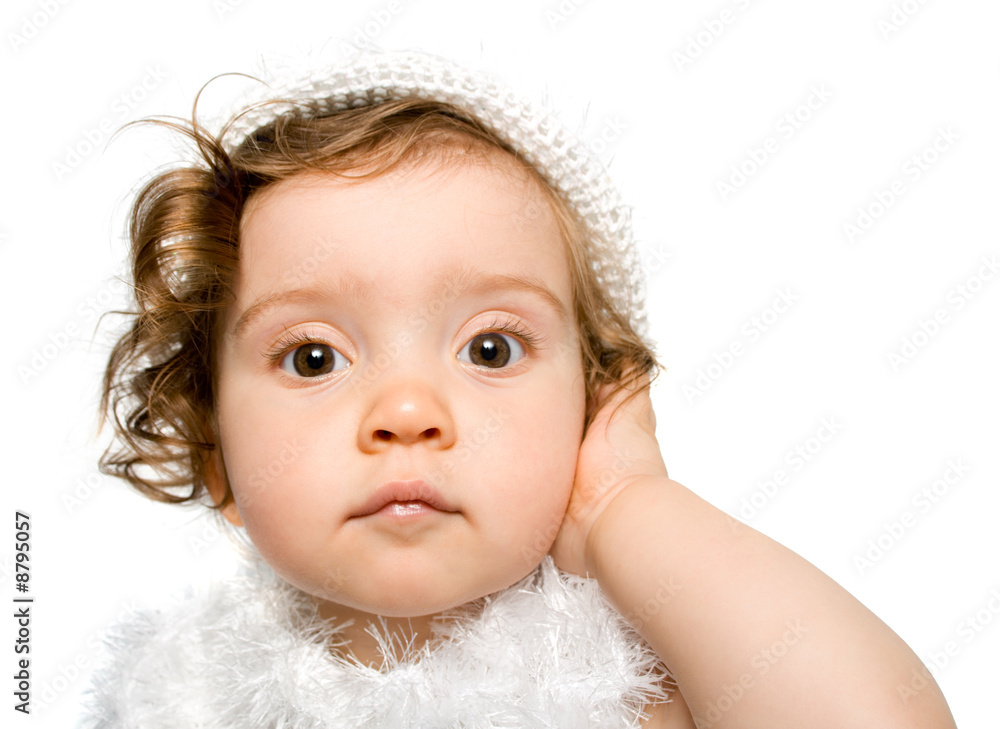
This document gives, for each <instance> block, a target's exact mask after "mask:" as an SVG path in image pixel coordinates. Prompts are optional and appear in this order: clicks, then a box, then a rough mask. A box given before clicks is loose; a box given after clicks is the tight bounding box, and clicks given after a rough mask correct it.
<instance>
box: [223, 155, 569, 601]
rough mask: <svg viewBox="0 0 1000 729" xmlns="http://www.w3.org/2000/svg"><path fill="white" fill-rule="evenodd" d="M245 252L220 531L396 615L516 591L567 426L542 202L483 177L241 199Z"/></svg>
mask: <svg viewBox="0 0 1000 729" xmlns="http://www.w3.org/2000/svg"><path fill="white" fill-rule="evenodd" d="M539 211H544V213H543V214H539ZM240 255H241V269H240V275H239V278H238V281H237V288H236V301H235V304H234V306H233V307H232V309H231V310H230V312H229V314H228V316H227V321H226V324H225V329H224V334H223V336H222V338H221V341H220V344H219V358H218V367H219V370H218V383H219V386H218V400H217V415H218V428H219V437H220V441H221V445H222V454H223V457H224V460H225V470H226V474H227V476H228V479H229V484H230V487H231V488H232V491H233V494H234V496H235V502H236V508H230V509H229V510H228V512H227V516H228V517H229V518H230V520H232V521H234V523H242V524H243V525H244V526H245V528H246V530H247V533H248V535H249V536H250V538H251V539H252V540H253V542H254V544H255V545H256V546H257V548H258V549H259V551H260V552H261V554H262V555H263V556H264V558H265V559H266V560H267V561H268V562H269V563H270V564H271V566H272V567H273V568H274V569H275V570H276V571H277V572H278V573H279V574H280V575H281V576H283V577H284V578H285V579H286V580H288V581H289V582H291V583H293V584H294V585H296V586H298V587H299V588H301V589H303V590H305V591H306V592H308V593H310V594H312V595H314V596H316V597H317V598H320V599H321V600H326V601H330V602H333V603H336V604H341V605H346V606H349V607H351V608H354V609H357V610H364V611H366V612H371V613H378V614H382V615H386V616H398V617H401V616H417V615H428V614H431V613H435V612H438V611H441V610H444V609H447V608H450V607H454V606H457V605H460V604H463V603H465V602H468V601H469V600H473V599H476V598H478V597H481V596H483V595H485V594H488V593H490V592H494V591H496V590H499V589H501V588H504V587H507V586H509V585H511V584H513V583H514V582H516V581H517V580H518V579H520V578H522V577H524V576H525V575H527V574H528V573H529V572H530V571H531V570H532V569H533V568H534V567H535V566H536V565H537V563H538V562H539V561H540V560H541V558H542V557H543V556H544V555H545V553H546V552H547V550H548V548H549V546H550V545H551V542H552V540H553V538H554V537H555V533H556V530H557V529H558V526H559V524H560V522H561V520H562V516H563V514H564V512H565V510H566V505H567V502H568V499H569V493H570V489H571V487H572V483H573V476H574V472H575V467H576V459H577V454H578V451H579V446H580V439H581V436H582V431H583V418H584V381H583V372H582V366H581V360H580V353H579V352H580V350H579V346H578V343H577V332H576V325H575V320H574V314H573V300H572V293H571V284H570V274H569V269H568V265H567V261H566V255H565V252H564V248H563V243H562V240H561V238H560V236H559V232H558V230H557V228H556V225H555V222H554V220H553V219H552V217H551V215H550V214H549V213H548V208H547V206H546V203H545V201H544V199H543V198H542V196H541V194H540V193H539V192H538V191H537V190H535V189H534V188H532V187H531V186H529V185H528V184H527V183H526V182H524V183H522V182H518V181H517V180H516V179H514V178H513V177H512V176H511V175H505V174H502V173H500V172H497V171H496V170H493V169H490V168H488V167H486V166H472V165H460V166H456V165H453V164H451V165H447V166H445V167H443V168H442V167H441V166H438V165H435V166H425V167H417V168H415V169H405V170H399V171H396V172H393V173H390V174H388V175H384V176H382V177H379V178H376V179H373V180H367V181H364V182H355V183H347V182H344V181H338V180H336V179H334V178H331V177H323V176H302V177H299V178H293V179H290V180H286V181H284V182H282V183H279V184H277V185H275V186H273V187H272V188H269V189H268V190H266V191H264V192H263V193H262V194H261V195H259V196H258V197H257V198H255V199H254V200H252V202H251V204H250V206H249V208H248V210H247V211H246V213H245V215H244V219H243V225H242V231H241V253H240ZM421 482H423V485H422V484H421ZM393 484H396V486H394V485H393ZM383 504H384V506H383ZM372 510H375V511H374V512H373V511H372ZM237 511H238V513H237ZM369 512H372V513H369Z"/></svg>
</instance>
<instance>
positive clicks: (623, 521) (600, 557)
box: [583, 476, 679, 582]
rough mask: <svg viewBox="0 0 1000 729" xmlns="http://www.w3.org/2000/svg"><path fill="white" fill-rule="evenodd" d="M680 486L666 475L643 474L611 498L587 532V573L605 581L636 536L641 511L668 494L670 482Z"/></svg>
mask: <svg viewBox="0 0 1000 729" xmlns="http://www.w3.org/2000/svg"><path fill="white" fill-rule="evenodd" d="M671 485H673V486H679V484H676V483H675V482H673V481H671V480H670V479H669V478H668V477H666V476H642V477H639V478H636V479H635V480H633V481H631V482H630V483H629V484H628V485H627V486H625V487H624V488H622V489H621V490H620V491H619V492H618V493H617V494H615V496H614V497H613V498H612V499H611V501H609V502H608V504H607V506H605V508H604V509H603V510H602V511H601V514H600V515H599V516H598V517H597V519H596V520H595V521H594V523H593V525H592V526H591V527H590V531H589V532H588V533H587V539H586V542H585V544H584V550H583V551H584V565H585V567H586V571H587V574H588V575H590V576H591V577H594V578H596V579H597V581H598V582H600V581H601V578H602V574H603V573H605V572H606V570H608V569H614V565H615V555H616V554H620V553H621V547H622V546H623V545H624V544H625V543H626V541H629V540H633V539H635V537H636V534H635V524H636V522H637V521H640V520H639V519H637V518H635V516H636V515H637V514H640V513H642V511H643V510H644V509H645V508H646V507H647V506H648V505H649V503H650V499H657V498H664V497H665V496H666V495H667V494H668V493H669V490H670V486H671Z"/></svg>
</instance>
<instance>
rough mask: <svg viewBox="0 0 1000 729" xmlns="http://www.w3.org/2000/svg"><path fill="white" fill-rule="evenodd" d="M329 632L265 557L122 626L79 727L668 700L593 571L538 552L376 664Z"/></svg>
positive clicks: (286, 725)
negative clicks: (414, 644) (429, 636)
mask: <svg viewBox="0 0 1000 729" xmlns="http://www.w3.org/2000/svg"><path fill="white" fill-rule="evenodd" d="M336 632H337V630H336V629H335V628H331V627H330V626H329V625H326V624H324V623H323V622H322V621H321V620H320V619H319V618H318V617H316V615H315V610H314V609H313V608H312V603H311V602H310V601H309V599H308V598H307V597H305V596H304V595H303V594H302V593H301V592H299V591H298V590H296V589H295V588H292V587H290V586H288V585H287V584H286V583H284V582H283V581H281V580H279V579H278V578H276V577H274V575H273V573H271V572H270V570H268V569H267V568H266V567H261V568H260V569H259V570H257V571H256V572H252V573H250V574H247V575H246V576H243V577H241V578H238V579H234V580H232V581H229V582H226V583H220V584H219V585H216V586H215V588H213V590H212V591H210V592H209V593H208V594H205V595H202V596H200V597H196V598H191V599H190V600H188V601H187V602H184V603H182V604H180V605H178V606H176V607H173V608H172V609H170V610H166V611H162V612H158V613H151V614H140V616H139V617H138V618H133V619H132V621H131V622H130V623H126V624H124V625H121V626H119V627H118V628H117V629H116V631H114V632H113V633H112V634H111V637H110V638H109V641H108V646H109V647H110V656H111V658H110V661H111V662H110V663H108V664H107V665H106V666H105V667H104V668H103V670H100V671H98V672H96V673H95V674H94V677H93V679H92V681H93V684H92V688H91V691H92V694H91V696H90V703H89V708H88V714H87V716H86V717H85V719H84V720H83V722H82V725H81V726H82V727H85V728H86V729H138V728H140V727H141V729H161V728H163V729H166V728H167V727H170V728H171V729H175V728H176V727H186V728H187V727H191V728H195V727H197V728H199V729H231V728H234V727H240V729H248V728H250V727H253V728H256V727H259V728H261V729H264V728H268V729H278V728H280V729H306V728H308V729H319V728H320V727H325V728H330V729H335V728H340V727H344V728H346V727H352V728H354V729H356V728H357V727H372V728H374V727H378V728H380V729H394V728H402V727H408V728H416V727H421V728H425V727H462V728H463V729H478V728H480V727H482V728H484V729H485V728H486V727H491V728H500V727H504V728H507V727H547V728H564V729H584V728H586V727H594V728H596V727H601V728H603V727H609V728H610V727H615V728H616V729H620V728H621V727H636V726H639V721H640V718H641V717H640V712H641V709H642V707H643V706H646V705H648V704H649V703H650V702H654V701H662V700H664V699H666V696H665V694H664V692H663V690H662V677H663V668H662V665H661V664H660V663H659V661H658V659H657V657H656V655H655V654H654V653H653V652H652V650H651V649H650V648H649V647H648V646H647V645H646V644H645V643H644V642H642V641H641V639H639V637H638V636H637V635H636V634H635V633H634V632H633V631H632V630H631V628H630V627H629V626H628V624H627V623H626V622H625V621H624V620H623V619H622V618H621V616H619V615H618V613H616V612H615V611H614V609H613V608H612V607H611V606H610V605H609V604H608V603H607V601H606V599H605V598H604V597H603V595H602V593H601V592H600V590H599V588H598V586H597V583H596V581H594V580H591V579H586V578H581V577H576V576H574V575H568V574H565V573H561V572H559V571H558V570H557V569H556V567H555V565H554V564H553V563H552V560H551V558H549V557H546V558H545V560H544V561H543V563H542V564H541V565H540V566H539V568H538V569H537V570H536V571H535V572H534V573H533V574H532V575H529V576H528V577H527V578H525V579H524V580H523V581H521V582H520V583H518V584H516V585H514V586H512V587H509V588H507V589H505V590H502V591H500V592H498V593H495V594H494V595H491V596H488V597H486V598H483V599H481V600H478V601H476V602H474V603H471V604H470V605H467V606H463V607H462V608H459V609H457V610H456V611H454V612H453V613H451V619H450V620H448V621H444V622H442V624H441V627H440V631H439V633H438V637H439V641H438V642H437V643H436V644H435V646H434V647H428V646H425V647H424V648H423V649H421V650H419V651H411V654H410V655H409V656H408V657H406V658H405V659H404V660H396V661H394V662H392V663H390V664H389V665H387V666H385V667H384V668H383V669H382V670H375V669H372V668H368V667H365V666H361V665H359V664H357V663H354V662H351V661H347V660H344V659H342V658H339V657H336V656H334V655H333V653H331V651H330V649H329V647H328V645H329V643H328V641H330V640H331V639H332V640H333V641H334V642H335V641H336ZM380 640H381V641H382V643H383V644H384V645H387V644H388V643H389V642H390V641H389V639H388V638H387V637H385V635H384V634H383V635H382V637H381V638H380Z"/></svg>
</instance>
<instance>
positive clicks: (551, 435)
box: [88, 54, 954, 729]
mask: <svg viewBox="0 0 1000 729" xmlns="http://www.w3.org/2000/svg"><path fill="white" fill-rule="evenodd" d="M270 93H271V100H270V101H268V102H267V103H262V104H257V105H255V106H253V107H251V108H250V109H249V110H248V111H245V112H244V113H242V114H240V115H238V116H236V117H235V118H234V119H233V120H232V121H231V123H230V124H229V125H228V126H227V128H226V129H224V130H223V131H222V132H220V133H219V134H218V135H213V134H211V133H210V132H208V131H207V130H205V129H204V128H203V127H201V126H200V125H197V123H193V124H192V125H188V126H185V125H181V124H171V126H173V128H175V129H176V130H178V131H181V132H183V133H185V134H187V135H188V136H189V137H190V138H191V139H192V140H193V141H194V142H195V143H196V145H197V148H198V150H199V152H200V155H201V158H202V159H201V161H200V163H199V164H198V165H197V166H192V167H186V168H180V169H176V170H173V171H170V172H166V173H163V174H161V175H159V176H157V177H156V178H155V179H154V180H153V181H152V182H150V183H149V184H148V185H147V186H146V187H145V188H144V189H143V190H142V191H141V192H140V194H139V196H138V199H137V200H136V203H135V205H134V207H133V213H132V218H131V236H132V245H133V248H132V263H133V268H132V271H133V276H134V285H135V291H136V297H137V304H138V315H137V316H136V318H135V322H134V325H133V327H132V329H131V331H130V332H129V333H128V334H126V335H125V336H124V337H123V338H122V340H121V341H120V342H119V343H118V345H117V347H116V349H115V350H114V352H113V355H112V358H111V361H110V363H109V366H108V371H107V375H106V380H105V406H106V408H108V409H109V410H110V411H111V413H112V414H113V416H114V423H115V424H116V432H117V434H118V436H119V444H118V446H117V447H116V448H114V449H113V450H111V451H109V453H108V454H107V455H106V456H105V459H104V464H103V465H104V468H105V469H106V470H107V471H109V472H111V473H114V474H116V475H119V476H122V477H124V478H126V479H127V480H129V481H130V482H131V483H132V484H133V485H134V486H135V487H137V488H138V489H140V490H141V491H143V492H144V493H146V494H147V495H149V496H151V497H153V498H157V499H160V500H164V501H170V502H178V503H183V502H198V501H203V502H206V503H209V504H210V505H211V506H212V507H213V508H215V509H217V510H218V511H219V512H220V513H221V514H222V516H223V517H224V518H225V519H226V520H227V521H228V522H229V523H230V524H231V525H232V526H233V527H234V528H235V529H237V530H239V531H240V532H242V533H245V535H246V537H248V538H249V540H250V542H252V545H253V547H254V549H255V550H256V551H257V552H259V555H260V557H261V558H262V560H263V562H264V563H266V565H267V566H266V568H265V567H263V566H261V567H260V568H259V569H257V570H256V571H254V572H253V573H248V574H247V575H246V576H244V577H243V578H241V579H240V580H234V581H231V582H229V583H226V584H225V585H222V586H220V588H219V589H218V590H217V591H214V592H213V594H210V595H207V596H202V597H199V598H193V599H192V600H191V601H190V603H186V604H184V605H182V606H180V607H179V608H177V609H174V610H171V611H164V612H162V613H160V614H157V615H149V616H145V617H143V618H141V619H140V620H138V621H135V622H134V623H132V624H130V625H127V626H123V627H122V628H120V630H119V632H118V633H117V634H116V635H113V636H112V639H111V646H112V651H113V656H112V659H111V661H110V663H109V665H108V667H107V668H106V669H105V670H104V671H102V672H100V673H98V674H97V675H96V676H95V681H94V692H95V697H94V701H93V703H92V706H91V713H90V716H89V718H88V722H89V724H90V725H93V726H109V727H110V726H121V727H131V726H142V727H153V726H185V727H187V726H219V727H223V726H224V727H229V726H255V727H256V726H260V727H319V726H380V727H381V726H414V727H423V726H463V727H465V726H468V727H473V726H476V727H479V726H482V727H494V726H495V727H501V726H502V727H514V726H524V727H529V726H530V727H534V726H546V727H548V726H565V727H584V726H595V727H596V726H601V727H605V726H607V727H611V726H619V727H620V726H640V725H644V726H664V727H666V726H671V727H690V726H698V727H710V726H711V727H757V726H760V727H765V726H766V727H777V726H803V725H809V726H813V727H816V726H831V727H833V726H837V727H843V726H878V727H881V728H889V729H891V728H893V727H941V728H943V727H950V726H953V725H954V723H953V721H952V719H951V717H950V713H949V711H948V708H947V705H946V704H945V702H944V699H943V697H942V696H941V694H940V691H939V690H938V689H937V686H936V684H934V682H933V680H932V679H930V678H929V677H927V678H926V680H925V681H924V683H923V684H922V685H923V686H924V687H925V688H923V689H922V690H921V691H920V692H916V694H915V695H909V694H906V695H904V694H902V693H901V692H900V690H899V687H901V686H904V687H905V686H909V685H911V681H912V676H913V675H914V674H917V675H920V676H925V675H926V670H925V669H924V668H923V666H922V665H921V664H920V662H919V661H918V660H917V658H916V657H915V656H914V655H913V653H912V652H911V651H910V650H909V649H908V648H907V647H906V645H905V644H904V643H903V642H902V641H901V640H900V639H899V638H898V637H897V636H896V635H895V634H894V633H893V632H892V631H891V630H889V629H888V628H887V627H886V626H885V625H884V624H882V623H881V622H880V621H879V620H878V619H877V618H876V617H875V616H874V615H872V614H871V613H870V612H869V611H868V610H867V609H865V608H864V607H863V606H862V605H861V604H860V603H858V602H857V601H856V600H854V599H853V598H852V597H851V596H850V595H848V594H847V593H846V592H844V591H843V590H842V589H841V588H840V587H839V586H838V585H836V584H835V583H833V582H832V581H831V580H830V579H829V578H827V577H826V576H825V575H823V574H822V573H820V572H819V571H818V570H816V569H815V568H814V567H812V566H811V565H809V564H808V563H806V562H805V561H804V560H802V559H801V558H799V557H797V556H796V555H794V554H792V553H790V552H789V551H787V550H785V549H784V548H782V547H780V546H779V545H777V544H775V543H774V542H772V541H770V540H768V539H767V538H766V537H764V536H763V535H761V534H759V533H757V532H756V531H754V530H753V529H751V528H749V527H747V526H744V525H742V524H739V523H738V522H735V521H734V520H732V519H731V518H729V517H728V516H726V515H725V514H723V513H722V512H720V511H718V510H717V509H715V508H714V507H712V506H711V505H709V504H707V503H706V502H705V501H703V500H701V499H699V498H698V497H697V496H695V495H694V494H693V493H692V492H690V491H688V490H687V489H686V488H684V487H683V486H681V485H680V484H678V483H676V482H674V481H672V480H670V479H669V478H668V476H667V471H666V468H665V466H664V464H663V461H662V458H661V456H660V450H659V447H658V444H657V442H656V439H655V435H654V431H655V421H654V416H653V411H652V407H651V404H650V398H649V392H648V390H649V383H650V379H651V377H653V376H654V375H655V371H656V366H657V363H656V359H655V357H654V354H653V352H652V350H651V348H650V346H649V345H648V343H647V342H646V341H645V340H644V335H645V317H644V314H643V308H642V297H641V281H640V276H639V273H638V265H637V259H636V254H635V251H634V248H633V246H632V243H631V239H630V233H629V224H628V213H627V210H626V209H625V208H623V207H622V206H621V204H620V202H619V201H618V198H617V195H616V193H615V191H614V189H613V188H612V187H611V185H610V183H609V182H608V180H607V177H606V175H605V173H604V172H603V170H602V169H601V168H600V166H599V165H597V164H596V163H595V162H594V161H592V160H591V159H590V158H589V157H588V155H587V154H586V151H585V149H584V148H583V147H582V146H581V145H580V144H579V143H578V142H576V141H575V140H574V139H573V138H572V136H571V135H569V134H568V133H566V132H565V131H564V130H562V129H561V128H559V127H558V125H557V124H555V122H554V121H553V120H552V118H551V117H549V116H548V115H547V114H545V113H544V112H542V111H540V110H538V109H535V108H533V107H532V106H531V105H530V104H527V103H526V102H524V101H523V100H522V99H519V98H518V97H515V96H514V95H512V94H511V93H510V92H508V91H507V90H505V89H503V88H502V87H500V86H499V85H497V84H496V83H495V82H493V81H491V80H489V79H485V78H483V77H481V76H479V75H477V74H474V73H471V72H468V71H465V70H463V69H460V68H457V67H455V66H453V65H451V64H448V63H446V62H444V61H441V60H439V59H435V58H431V57H427V56H423V55H420V54H376V55H372V56H367V57H364V58H362V59H360V60H358V61H356V62H355V63H353V64H351V65H347V66H344V67H342V68H337V69H332V70H329V71H326V72H324V73H323V74H322V75H318V76H317V77H316V78H315V80H313V81H309V82H303V83H300V84H291V85H289V86H287V87H286V88H284V89H282V90H280V91H278V92H275V91H272V92H270ZM910 693H911V694H912V693H914V692H910Z"/></svg>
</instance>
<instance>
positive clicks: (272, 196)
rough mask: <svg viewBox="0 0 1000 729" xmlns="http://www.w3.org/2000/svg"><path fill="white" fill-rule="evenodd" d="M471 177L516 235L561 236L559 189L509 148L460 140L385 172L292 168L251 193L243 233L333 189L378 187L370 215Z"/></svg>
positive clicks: (463, 185) (350, 191)
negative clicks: (278, 210)
mask: <svg viewBox="0 0 1000 729" xmlns="http://www.w3.org/2000/svg"><path fill="white" fill-rule="evenodd" d="M470 180H471V181H474V182H475V183H478V184H477V185H476V189H477V190H478V191H479V192H480V193H481V203H482V205H481V208H482V209H483V210H484V211H487V210H489V211H492V212H493V213H494V214H495V215H498V217H499V216H502V217H503V218H505V220H503V222H504V223H505V224H511V225H513V227H514V229H515V230H516V231H518V232H519V233H524V232H525V231H527V230H529V229H533V228H538V227H539V226H543V227H546V228H548V229H549V230H551V231H553V232H555V233H556V234H557V235H559V236H560V237H562V232H561V230H560V226H559V221H558V219H557V218H558V213H559V210H558V209H557V208H558V206H557V205H556V204H554V200H555V199H556V195H557V193H556V192H555V191H554V190H552V189H551V188H550V187H548V183H547V182H546V181H545V180H544V178H543V177H542V176H541V174H540V173H538V172H537V171H535V170H534V169H533V168H531V167H530V166H529V165H527V164H526V163H525V162H523V161H522V160H520V159H518V158H517V157H515V156H514V155H513V154H511V153H510V152H508V151H507V150H504V149H501V148H498V147H491V148H488V147H486V145H484V144H482V143H477V144H476V146H474V147H471V148H470V147H469V145H468V144H466V143H463V142H461V141H458V142H455V143H454V144H452V145H448V146H442V145H440V144H438V145H435V147H434V148H432V149H431V150H430V152H429V153H427V154H421V155H417V156H414V157H412V158H409V159H405V160H402V161H400V163H399V164H397V165H395V166H393V167H392V168H390V169H388V170H375V171H373V170H372V168H371V165H361V166H358V167H356V168H353V169H348V170H346V171H343V172H342V171H336V172H333V171H325V170H322V169H306V170H303V171H299V172H296V173H295V174H292V175H290V176H288V177H286V178H284V179H281V180H278V181H277V182H273V183H271V184H269V185H267V186H265V187H263V188H261V189H258V190H257V191H255V192H254V193H253V194H252V195H251V196H250V197H249V198H248V200H247V201H246V203H245V204H244V207H243V210H242V213H241V216H240V228H241V232H245V230H246V228H247V226H248V224H249V221H252V220H256V218H258V217H260V215H261V214H264V215H268V212H270V213H273V212H274V207H275V206H282V207H292V208H294V207H295V206H296V204H297V203H298V204H300V205H301V206H303V207H305V206H307V205H308V204H309V201H310V199H311V198H312V197H315V196H316V195H325V194H329V192H330V190H331V188H333V189H338V188H339V189H341V190H343V194H344V195H345V196H347V197H355V198H356V197H357V195H356V193H357V191H358V188H359V187H363V188H365V189H366V190H379V189H381V190H382V192H383V194H382V196H381V197H380V196H379V195H378V194H375V195H367V196H366V197H368V198H369V200H368V202H369V203H370V204H371V206H372V209H371V210H370V212H373V213H374V212H376V211H377V210H378V209H379V208H382V209H385V210H391V209H392V208H393V207H394V206H395V205H397V204H398V203H399V200H400V196H401V195H406V196H409V195H417V196H421V197H423V198H425V199H426V200H427V201H428V202H430V201H433V200H434V199H435V198H438V197H447V196H449V195H453V194H454V192H455V189H456V188H457V189H458V190H466V189H468V187H469V181H470ZM440 212H441V214H447V212H448V210H447V209H442V210H441V211H440ZM498 222H499V220H498Z"/></svg>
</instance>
